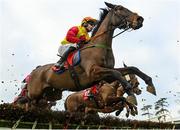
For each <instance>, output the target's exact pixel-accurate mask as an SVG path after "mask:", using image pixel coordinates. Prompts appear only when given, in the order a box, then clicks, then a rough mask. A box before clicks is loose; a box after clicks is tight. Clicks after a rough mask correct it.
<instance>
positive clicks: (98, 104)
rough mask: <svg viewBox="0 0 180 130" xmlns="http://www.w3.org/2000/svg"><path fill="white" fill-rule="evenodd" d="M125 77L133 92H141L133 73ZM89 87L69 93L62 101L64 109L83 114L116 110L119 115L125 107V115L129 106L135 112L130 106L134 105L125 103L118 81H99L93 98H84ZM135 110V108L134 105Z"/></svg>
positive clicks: (122, 90)
mask: <svg viewBox="0 0 180 130" xmlns="http://www.w3.org/2000/svg"><path fill="white" fill-rule="evenodd" d="M125 79H126V80H127V81H128V82H130V83H131V85H132V91H133V93H135V94H137V95H139V94H141V90H140V89H139V88H138V86H139V82H138V80H137V78H136V76H135V75H134V74H130V75H126V76H125ZM91 89H92V88H88V89H86V90H83V91H79V92H75V93H72V94H70V95H69V96H68V97H67V98H66V100H65V103H64V106H65V110H67V111H68V112H71V113H72V112H83V113H85V114H86V113H88V112H91V113H92V112H93V113H97V112H103V113H110V112H114V111H115V110H118V111H117V112H116V115H119V114H120V112H121V111H122V110H123V108H124V107H126V109H127V113H126V115H129V112H130V110H129V108H130V109H131V114H132V113H133V114H134V113H137V112H133V110H134V108H132V107H135V106H131V104H129V103H127V102H126V99H124V98H123V95H124V93H125V90H124V88H123V87H122V85H121V84H119V83H118V82H116V81H114V82H112V83H111V84H109V83H107V82H103V83H101V82H100V84H99V85H98V88H97V93H96V94H94V95H93V99H92V98H91V99H85V98H84V96H85V94H86V93H88V92H90V91H91ZM119 103H120V104H119ZM117 104H118V105H117ZM135 110H137V109H136V107H135ZM133 114H132V115H133Z"/></svg>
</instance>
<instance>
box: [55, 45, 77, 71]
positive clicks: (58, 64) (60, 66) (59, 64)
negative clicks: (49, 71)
mask: <svg viewBox="0 0 180 130" xmlns="http://www.w3.org/2000/svg"><path fill="white" fill-rule="evenodd" d="M74 50H76V48H75V47H73V46H71V47H69V48H68V50H67V51H65V52H64V54H63V55H62V56H61V58H60V59H59V61H58V62H57V63H56V64H55V66H56V67H57V68H59V69H64V62H65V61H66V59H67V57H68V55H69V53H70V52H73V51H74Z"/></svg>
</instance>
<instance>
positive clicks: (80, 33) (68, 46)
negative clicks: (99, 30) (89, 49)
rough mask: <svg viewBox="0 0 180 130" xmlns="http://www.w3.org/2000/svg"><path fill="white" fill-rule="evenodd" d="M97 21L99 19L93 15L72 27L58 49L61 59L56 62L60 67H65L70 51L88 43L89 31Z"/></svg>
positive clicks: (57, 66) (56, 65)
mask: <svg viewBox="0 0 180 130" xmlns="http://www.w3.org/2000/svg"><path fill="white" fill-rule="evenodd" d="M96 23H97V20H96V19H94V18H91V17H85V18H84V19H83V20H82V22H81V25H80V26H73V27H71V28H70V29H69V30H68V32H67V34H66V37H65V38H64V40H63V41H61V44H62V45H61V46H60V47H59V49H58V53H59V55H60V57H61V58H60V60H59V61H58V62H57V63H56V64H55V67H56V68H58V69H64V61H66V59H67V56H68V54H69V53H70V52H72V51H74V50H76V49H77V48H79V47H81V46H82V44H85V43H88V41H89V40H90V36H89V34H88V33H89V32H91V31H92V30H93V28H94V27H95V25H96Z"/></svg>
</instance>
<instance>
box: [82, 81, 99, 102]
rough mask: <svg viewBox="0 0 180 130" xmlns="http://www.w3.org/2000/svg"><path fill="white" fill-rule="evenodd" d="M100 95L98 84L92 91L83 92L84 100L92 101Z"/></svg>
mask: <svg viewBox="0 0 180 130" xmlns="http://www.w3.org/2000/svg"><path fill="white" fill-rule="evenodd" d="M97 94H98V88H97V84H95V85H93V86H92V87H91V88H90V89H85V90H83V100H84V101H86V100H92V99H93V98H94V96H96V95H97Z"/></svg>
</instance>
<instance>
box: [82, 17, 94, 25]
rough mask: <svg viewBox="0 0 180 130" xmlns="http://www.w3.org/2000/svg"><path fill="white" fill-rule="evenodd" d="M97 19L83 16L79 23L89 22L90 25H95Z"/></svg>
mask: <svg viewBox="0 0 180 130" xmlns="http://www.w3.org/2000/svg"><path fill="white" fill-rule="evenodd" d="M96 23H97V20H96V19H94V18H92V17H85V18H83V20H82V22H81V25H83V24H91V25H96Z"/></svg>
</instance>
